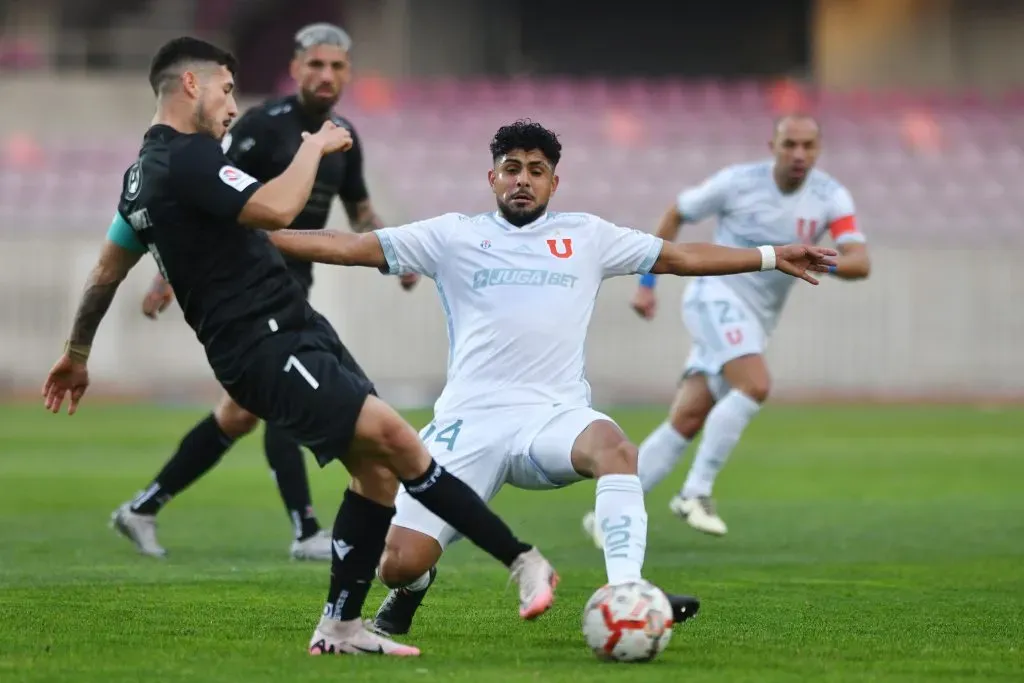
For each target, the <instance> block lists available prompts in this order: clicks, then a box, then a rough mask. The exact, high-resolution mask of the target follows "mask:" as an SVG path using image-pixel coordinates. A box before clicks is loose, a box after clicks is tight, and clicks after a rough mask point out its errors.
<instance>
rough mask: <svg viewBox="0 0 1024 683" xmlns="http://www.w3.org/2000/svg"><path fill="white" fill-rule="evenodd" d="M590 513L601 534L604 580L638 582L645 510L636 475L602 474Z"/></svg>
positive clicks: (645, 544)
mask: <svg viewBox="0 0 1024 683" xmlns="http://www.w3.org/2000/svg"><path fill="white" fill-rule="evenodd" d="M594 513H595V515H596V516H597V520H596V521H597V525H598V527H599V528H600V529H601V530H602V534H603V535H604V566H605V570H606V571H607V572H608V583H610V584H613V585H614V584H620V583H627V582H629V581H639V580H640V579H641V578H642V577H641V570H642V569H643V566H644V553H645V552H646V550H647V510H646V509H644V490H643V487H642V486H640V477H638V476H636V475H635V474H606V475H604V476H603V477H601V478H600V479H598V480H597V502H596V503H595V505H594Z"/></svg>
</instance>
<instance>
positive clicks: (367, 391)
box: [224, 317, 376, 467]
mask: <svg viewBox="0 0 1024 683" xmlns="http://www.w3.org/2000/svg"><path fill="white" fill-rule="evenodd" d="M251 353H252V354H253V355H252V360H251V361H250V362H249V364H248V367H247V368H246V369H245V371H244V372H242V374H241V376H240V377H239V378H238V380H237V381H234V382H231V383H230V384H224V389H225V390H227V392H228V394H229V395H230V396H231V398H233V399H234V400H235V402H236V403H238V405H240V406H242V407H243V408H245V409H246V410H248V411H249V412H250V413H253V414H254V415H256V416H257V417H260V418H261V419H263V420H264V421H266V422H267V423H268V424H272V425H274V426H275V427H278V428H279V429H281V430H282V431H283V432H285V433H286V434H288V435H289V436H291V438H292V439H294V440H295V441H296V442H297V443H300V444H302V445H303V446H306V447H307V448H309V449H310V450H311V451H312V452H313V454H314V455H315V456H316V459H317V462H319V463H320V466H321V467H323V466H324V465H326V464H327V463H329V462H330V461H331V460H334V459H339V458H341V457H342V456H343V455H344V454H345V453H346V452H347V451H348V449H349V446H350V445H351V442H352V437H353V435H354V434H355V426H356V420H357V419H358V418H359V413H360V411H362V409H363V404H364V403H365V402H366V397H367V396H370V395H371V394H372V395H376V391H375V390H374V387H373V383H372V382H371V381H370V380H369V379H368V378H367V377H366V374H365V373H364V372H363V370H362V368H360V367H359V364H358V363H356V361H355V359H354V358H353V357H352V354H351V353H349V352H348V349H346V348H345V346H344V345H343V344H342V343H341V340H339V339H338V335H337V334H336V333H335V332H334V329H333V328H332V327H331V326H330V324H329V323H328V322H327V321H326V320H324V319H323V318H320V317H318V318H317V319H316V321H315V323H312V324H311V325H310V326H309V327H308V328H307V329H304V330H302V331H299V332H285V333H281V334H278V335H274V336H273V337H270V338H268V339H267V340H266V341H265V342H264V343H262V344H260V345H259V346H258V347H256V348H255V349H254V350H253V351H252V352H251Z"/></svg>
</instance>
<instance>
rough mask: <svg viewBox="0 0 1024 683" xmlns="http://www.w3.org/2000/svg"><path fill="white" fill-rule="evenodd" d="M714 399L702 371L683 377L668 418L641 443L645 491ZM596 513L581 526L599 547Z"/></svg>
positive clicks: (669, 465) (671, 463)
mask: <svg viewBox="0 0 1024 683" xmlns="http://www.w3.org/2000/svg"><path fill="white" fill-rule="evenodd" d="M714 405H715V399H714V397H713V396H712V394H711V390H710V389H709V388H708V383H707V379H706V378H705V377H704V375H701V374H696V375H690V376H688V377H686V378H684V379H683V381H682V382H681V383H680V385H679V391H678V392H676V397H675V400H674V401H673V402H672V406H671V408H669V414H668V420H666V421H665V422H663V423H661V425H660V426H658V428H657V429H655V430H654V431H653V432H651V433H650V434H649V435H648V437H647V438H646V439H644V440H643V442H642V443H641V444H640V455H639V458H638V464H637V468H638V472H639V476H640V485H641V486H642V487H643V489H644V493H645V494H647V493H650V491H651V489H653V488H654V487H655V486H657V485H658V484H659V483H661V481H662V480H663V479H665V477H667V476H668V475H669V473H670V472H671V471H672V470H673V468H675V466H676V463H677V462H679V459H680V458H681V457H682V456H683V453H684V452H685V451H686V447H687V446H688V445H689V444H690V442H691V441H693V440H694V439H695V438H696V437H697V435H698V434H699V433H700V430H701V428H702V427H703V426H704V420H705V418H707V415H708V412H709V411H710V410H711V408H712V407H713V406H714ZM595 520H596V516H595V515H594V513H593V512H588V513H587V514H586V515H585V516H584V517H583V530H584V531H585V532H586V533H587V535H588V536H590V537H591V539H592V540H593V541H594V545H596V546H597V547H598V548H602V547H603V539H602V536H601V528H600V527H599V526H598V525H597V523H596V521H595Z"/></svg>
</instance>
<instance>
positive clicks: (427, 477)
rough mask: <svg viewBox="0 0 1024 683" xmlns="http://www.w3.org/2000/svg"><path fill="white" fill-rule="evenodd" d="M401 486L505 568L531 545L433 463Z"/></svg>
mask: <svg viewBox="0 0 1024 683" xmlns="http://www.w3.org/2000/svg"><path fill="white" fill-rule="evenodd" d="M402 483H403V484H404V485H405V488H406V490H407V491H409V494H410V495H412V497H413V498H415V499H416V500H418V501H419V502H420V503H422V504H423V507H425V508H427V509H428V510H430V511H431V512H433V513H434V514H435V515H437V516H438V517H440V518H441V519H443V520H444V521H446V522H448V523H449V524H451V525H452V527H454V528H455V530H456V531H458V532H459V533H460V534H462V535H463V536H465V537H466V538H468V539H469V540H470V542H472V543H473V544H474V545H476V546H477V547H479V548H480V549H482V550H484V551H485V552H487V553H488V554H489V555H491V556H492V557H494V558H495V559H496V560H498V561H500V562H501V563H502V564H504V565H505V566H506V567H511V566H512V561H513V560H515V559H516V558H517V557H519V555H520V554H522V553H524V552H526V551H527V550H529V549H530V547H531V546H529V545H527V544H525V543H523V542H522V541H520V540H519V539H518V538H516V536H515V534H513V533H512V530H511V529H509V528H508V525H506V524H505V522H503V521H502V519H501V517H498V515H496V514H494V512H492V511H491V509H490V508H489V507H487V503H485V502H484V501H483V499H482V498H481V497H480V496H478V495H477V494H476V492H474V491H473V489H471V488H469V486H467V485H466V484H465V483H464V482H463V481H462V480H460V479H458V478H456V477H454V476H452V475H451V474H450V473H449V472H448V470H446V469H445V468H443V467H441V466H440V465H438V464H437V462H436V461H434V460H431V462H430V467H428V468H427V471H426V472H424V473H423V475H422V476H420V477H417V478H416V479H413V480H411V481H403V482H402Z"/></svg>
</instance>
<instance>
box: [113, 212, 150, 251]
mask: <svg viewBox="0 0 1024 683" xmlns="http://www.w3.org/2000/svg"><path fill="white" fill-rule="evenodd" d="M107 239H108V240H110V241H111V242H113V243H114V244H116V245H117V246H119V247H121V248H122V249H127V250H128V251H134V252H135V253H137V254H142V253H145V252H146V247H145V246H143V244H142V242H140V241H139V238H138V237H136V236H135V231H134V230H132V226H130V225H128V221H126V220H125V219H124V217H123V216H122V215H121V212H120V211H118V212H117V213H115V214H114V219H113V220H112V221H110V227H109V228H108V229H107Z"/></svg>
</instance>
